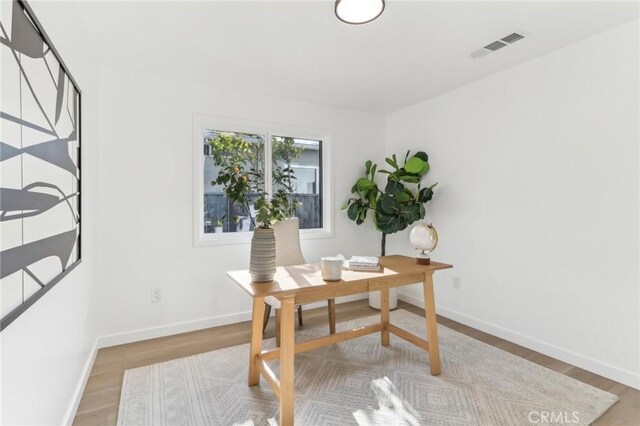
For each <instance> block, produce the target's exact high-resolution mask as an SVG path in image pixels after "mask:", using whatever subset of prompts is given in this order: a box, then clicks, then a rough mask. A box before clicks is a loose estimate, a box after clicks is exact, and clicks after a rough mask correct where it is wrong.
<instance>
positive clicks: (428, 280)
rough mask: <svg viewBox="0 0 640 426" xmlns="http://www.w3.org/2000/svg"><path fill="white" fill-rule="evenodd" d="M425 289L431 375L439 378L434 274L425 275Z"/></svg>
mask: <svg viewBox="0 0 640 426" xmlns="http://www.w3.org/2000/svg"><path fill="white" fill-rule="evenodd" d="M423 287H424V307H425V317H426V320H427V340H428V341H429V362H430V363H431V375H432V376H437V375H439V374H440V346H439V344H438V326H437V324H436V301H435V297H434V295H433V272H431V273H429V272H427V273H426V274H425V277H424V283H423Z"/></svg>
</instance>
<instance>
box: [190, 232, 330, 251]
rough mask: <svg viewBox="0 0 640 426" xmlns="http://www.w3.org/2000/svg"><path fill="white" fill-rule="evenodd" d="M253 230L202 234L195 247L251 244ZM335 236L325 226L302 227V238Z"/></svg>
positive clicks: (311, 238) (313, 238) (196, 240)
mask: <svg viewBox="0 0 640 426" xmlns="http://www.w3.org/2000/svg"><path fill="white" fill-rule="evenodd" d="M252 237H253V232H223V233H220V234H200V235H199V237H198V238H196V239H195V240H194V242H193V245H194V246H195V247H211V246H228V245H236V244H251V238H252ZM324 238H333V231H331V230H329V229H325V228H318V229H301V230H300V240H301V241H304V240H316V239H324Z"/></svg>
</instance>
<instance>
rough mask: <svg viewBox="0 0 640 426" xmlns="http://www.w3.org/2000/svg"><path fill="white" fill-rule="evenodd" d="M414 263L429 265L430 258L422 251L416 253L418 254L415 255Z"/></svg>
mask: <svg viewBox="0 0 640 426" xmlns="http://www.w3.org/2000/svg"><path fill="white" fill-rule="evenodd" d="M416 263H417V264H418V265H430V264H431V258H430V257H429V254H428V253H425V252H424V251H423V252H422V253H418V255H417V256H416Z"/></svg>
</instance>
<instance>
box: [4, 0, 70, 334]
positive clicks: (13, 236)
mask: <svg viewBox="0 0 640 426" xmlns="http://www.w3.org/2000/svg"><path fill="white" fill-rule="evenodd" d="M0 54H1V57H0V61H1V62H0V70H1V72H0V84H1V90H0V236H1V237H0V239H1V240H0V285H1V288H0V291H1V294H0V304H1V314H2V320H1V324H0V325H1V327H0V330H2V329H4V328H5V327H7V326H8V325H9V324H10V323H11V322H12V321H14V320H15V319H16V318H17V317H18V316H19V315H20V314H22V313H23V312H24V311H26V310H27V309H28V308H29V307H30V306H31V305H33V303H35V301H36V300H38V299H40V298H41V297H42V296H43V295H44V294H45V293H46V292H47V291H48V290H49V289H50V288H51V287H53V286H54V285H55V284H56V283H58V282H59V281H60V280H61V279H62V278H63V277H64V276H65V275H67V274H68V273H69V272H70V271H71V270H72V269H73V268H74V267H75V266H77V265H78V264H79V263H80V89H79V88H78V86H77V85H76V83H75V81H74V80H73V78H72V77H71V75H70V74H69V72H68V70H67V68H66V66H65V65H64V63H63V62H62V60H61V59H60V57H59V55H58V54H57V52H56V50H55V48H54V47H53V45H52V44H51V41H50V40H49V38H48V37H47V35H46V33H45V32H44V30H43V29H42V26H41V25H40V23H39V22H38V20H37V18H36V17H35V16H34V14H33V11H32V10H31V8H30V7H29V5H28V4H26V3H24V2H22V1H11V2H6V1H3V2H0Z"/></svg>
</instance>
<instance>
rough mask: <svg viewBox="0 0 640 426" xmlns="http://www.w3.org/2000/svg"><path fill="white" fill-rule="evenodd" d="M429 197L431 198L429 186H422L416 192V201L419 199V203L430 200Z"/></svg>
mask: <svg viewBox="0 0 640 426" xmlns="http://www.w3.org/2000/svg"><path fill="white" fill-rule="evenodd" d="M431 198H433V189H431V187H429V188H422V189H421V190H420V192H419V193H418V201H420V202H421V203H426V202H427V201H431Z"/></svg>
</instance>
